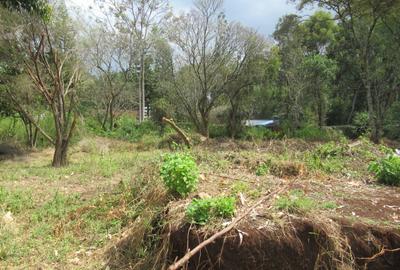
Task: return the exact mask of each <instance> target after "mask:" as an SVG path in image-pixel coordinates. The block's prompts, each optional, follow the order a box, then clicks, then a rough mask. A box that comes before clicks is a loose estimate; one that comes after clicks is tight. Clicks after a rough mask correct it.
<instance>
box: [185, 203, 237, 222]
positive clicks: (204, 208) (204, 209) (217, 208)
mask: <svg viewBox="0 0 400 270" xmlns="http://www.w3.org/2000/svg"><path fill="white" fill-rule="evenodd" d="M234 213H235V198H233V197H216V198H207V199H194V200H193V201H192V202H191V203H190V204H189V206H188V207H187V208H186V216H187V217H188V219H189V220H190V222H192V223H195V224H199V225H205V224H207V223H208V222H209V220H210V219H213V218H229V217H232V216H233V215H234Z"/></svg>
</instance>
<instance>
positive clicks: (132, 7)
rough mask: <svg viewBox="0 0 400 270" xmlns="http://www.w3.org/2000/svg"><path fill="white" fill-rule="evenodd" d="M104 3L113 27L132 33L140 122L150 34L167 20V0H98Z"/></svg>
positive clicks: (143, 113)
mask: <svg viewBox="0 0 400 270" xmlns="http://www.w3.org/2000/svg"><path fill="white" fill-rule="evenodd" d="M99 1H100V2H104V3H106V4H107V6H108V8H109V9H110V10H111V12H112V13H113V14H114V20H115V22H116V23H115V26H116V27H117V28H118V29H119V31H122V32H125V33H130V34H131V38H132V40H131V43H132V45H133V46H132V53H134V55H135V58H136V61H135V63H136V66H137V68H138V71H139V74H138V75H139V76H138V77H139V84H138V86H139V87H138V94H139V95H138V96H139V121H140V122H142V121H143V120H144V117H145V109H146V108H147V105H146V91H145V85H146V84H145V83H146V74H145V70H146V66H145V60H146V56H147V55H148V54H149V50H150V48H151V46H152V45H153V41H154V39H153V38H152V37H153V36H152V34H153V33H155V32H156V33H158V34H161V32H162V31H161V30H162V27H163V24H164V23H165V21H166V20H167V19H168V18H169V16H170V13H169V10H170V8H169V4H168V0H99Z"/></svg>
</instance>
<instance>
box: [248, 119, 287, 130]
mask: <svg viewBox="0 0 400 270" xmlns="http://www.w3.org/2000/svg"><path fill="white" fill-rule="evenodd" d="M244 125H245V126H246V127H265V128H276V127H277V126H279V119H278V118H276V117H274V118H273V119H258V120H253V119H252V120H245V121H244Z"/></svg>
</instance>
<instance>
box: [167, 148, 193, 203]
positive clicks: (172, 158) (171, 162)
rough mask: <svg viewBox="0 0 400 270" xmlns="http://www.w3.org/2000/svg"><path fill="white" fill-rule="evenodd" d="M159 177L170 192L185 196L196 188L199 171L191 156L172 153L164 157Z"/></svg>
mask: <svg viewBox="0 0 400 270" xmlns="http://www.w3.org/2000/svg"><path fill="white" fill-rule="evenodd" d="M160 175H161V178H162V179H163V181H164V183H165V185H166V186H167V188H168V189H169V191H170V192H172V193H175V194H178V195H180V196H186V195H188V194H189V193H190V192H192V191H194V190H195V189H196V188H197V182H198V178H199V170H198V168H197V165H196V162H195V161H194V159H193V157H192V156H190V155H189V154H186V153H174V154H169V155H166V156H165V158H164V163H163V165H162V167H161V170H160Z"/></svg>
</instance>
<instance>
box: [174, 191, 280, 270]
mask: <svg viewBox="0 0 400 270" xmlns="http://www.w3.org/2000/svg"><path fill="white" fill-rule="evenodd" d="M286 189H287V187H286V186H285V187H282V188H280V189H278V190H275V191H274V192H269V193H268V194H266V195H265V196H264V197H262V198H261V199H260V200H259V201H258V202H257V203H255V204H254V205H253V206H251V207H249V208H248V209H247V210H246V211H245V212H244V213H243V214H242V215H240V216H239V217H237V218H236V219H234V220H233V221H232V223H231V224H230V225H229V226H227V227H225V228H224V229H222V230H221V231H219V232H217V233H215V234H214V235H212V236H211V237H210V238H208V239H207V240H204V241H203V242H201V243H200V244H199V245H197V246H196V247H195V248H194V249H192V250H189V251H188V252H187V253H186V254H185V256H183V257H182V258H181V259H180V260H178V261H177V262H175V263H174V264H172V265H171V266H170V267H168V270H177V269H179V268H180V267H183V266H184V265H185V263H187V262H188V261H189V260H190V258H192V257H193V256H194V255H196V253H198V252H199V251H200V250H202V249H203V248H204V247H206V246H207V245H209V244H211V243H213V242H214V241H215V240H216V239H218V238H219V237H221V236H223V235H225V234H226V233H228V232H229V231H231V230H232V229H233V228H234V227H235V226H236V225H237V224H238V223H239V222H240V221H241V220H242V219H243V218H245V217H246V216H247V215H249V214H250V213H251V212H252V211H253V210H254V209H255V208H256V207H257V206H259V205H260V204H262V203H263V202H264V201H265V200H267V199H269V198H271V197H272V196H275V195H278V194H280V193H282V192H283V191H285V190H286Z"/></svg>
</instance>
